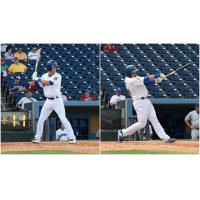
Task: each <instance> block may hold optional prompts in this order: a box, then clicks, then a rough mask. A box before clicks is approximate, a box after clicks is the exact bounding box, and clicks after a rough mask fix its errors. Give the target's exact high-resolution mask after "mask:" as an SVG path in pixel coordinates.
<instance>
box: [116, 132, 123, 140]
mask: <svg viewBox="0 0 200 200" xmlns="http://www.w3.org/2000/svg"><path fill="white" fill-rule="evenodd" d="M117 133H118V141H119V142H123V140H124V136H123V132H122V130H119V131H118V132H117Z"/></svg>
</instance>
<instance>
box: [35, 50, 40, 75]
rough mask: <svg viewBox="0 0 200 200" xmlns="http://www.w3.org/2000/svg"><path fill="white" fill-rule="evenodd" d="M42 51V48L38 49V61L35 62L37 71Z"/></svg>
mask: <svg viewBox="0 0 200 200" xmlns="http://www.w3.org/2000/svg"><path fill="white" fill-rule="evenodd" d="M40 53H41V49H38V51H37V59H36V63H35V72H37V68H38V63H39V61H40Z"/></svg>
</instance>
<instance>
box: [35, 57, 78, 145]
mask: <svg viewBox="0 0 200 200" xmlns="http://www.w3.org/2000/svg"><path fill="white" fill-rule="evenodd" d="M57 66H58V65H57V62H55V61H54V60H50V61H49V62H48V63H47V66H46V67H47V70H48V72H47V73H45V74H43V75H42V76H41V77H37V72H34V73H33V75H32V79H33V80H35V81H38V83H39V85H40V86H41V87H42V88H43V91H44V96H45V97H46V101H45V103H44V105H43V107H42V110H41V113H40V117H39V120H38V124H37V132H36V135H35V139H34V140H33V141H32V142H33V143H40V141H41V137H42V133H43V126H44V122H45V120H46V119H47V118H48V117H49V115H50V114H51V113H52V111H55V112H56V113H57V115H58V116H59V118H60V121H61V122H62V124H63V126H64V127H65V130H66V132H67V133H68V137H69V138H70V140H69V143H71V144H73V143H76V137H75V135H74V132H73V129H72V127H71V124H70V123H69V121H68V120H67V118H66V116H65V107H64V103H63V100H62V96H61V92H60V89H61V79H62V77H61V75H60V74H59V73H57V72H56V68H57Z"/></svg>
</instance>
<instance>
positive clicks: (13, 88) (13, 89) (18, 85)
mask: <svg viewBox="0 0 200 200" xmlns="http://www.w3.org/2000/svg"><path fill="white" fill-rule="evenodd" d="M23 90H24V86H23V84H22V83H21V77H20V76H16V78H15V81H14V82H13V83H12V84H11V86H10V87H9V92H10V94H12V93H14V92H17V91H23Z"/></svg>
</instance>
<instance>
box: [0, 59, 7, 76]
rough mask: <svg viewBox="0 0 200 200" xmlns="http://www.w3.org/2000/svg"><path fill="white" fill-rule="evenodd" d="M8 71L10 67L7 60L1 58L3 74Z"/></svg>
mask: <svg viewBox="0 0 200 200" xmlns="http://www.w3.org/2000/svg"><path fill="white" fill-rule="evenodd" d="M7 69H8V65H7V64H6V60H5V58H4V57H3V56H2V57H1V73H3V72H6V71H7Z"/></svg>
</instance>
